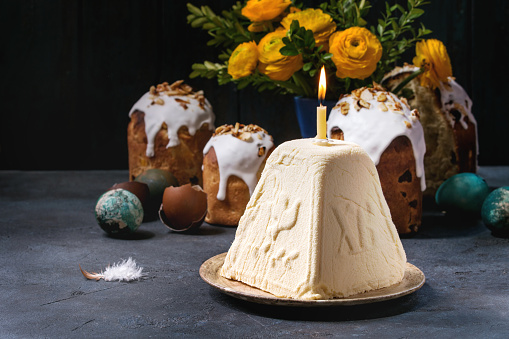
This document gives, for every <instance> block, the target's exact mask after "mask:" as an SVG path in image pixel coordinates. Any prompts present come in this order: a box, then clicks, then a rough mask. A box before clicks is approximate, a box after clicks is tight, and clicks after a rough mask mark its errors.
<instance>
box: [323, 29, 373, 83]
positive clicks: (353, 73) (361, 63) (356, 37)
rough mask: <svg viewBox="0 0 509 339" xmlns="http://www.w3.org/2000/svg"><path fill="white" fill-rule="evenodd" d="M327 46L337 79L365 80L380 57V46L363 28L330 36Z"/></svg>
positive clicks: (371, 34)
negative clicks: (328, 46) (335, 69)
mask: <svg viewBox="0 0 509 339" xmlns="http://www.w3.org/2000/svg"><path fill="white" fill-rule="evenodd" d="M329 45H330V50H329V51H330V53H332V61H333V62H334V64H335V65H336V68H337V71H336V75H337V76H338V77H339V78H354V79H365V78H367V77H369V76H370V75H371V74H373V72H374V71H375V69H376V64H377V63H378V61H380V58H381V57H382V44H380V41H378V39H377V38H376V36H375V35H374V34H373V33H371V32H370V31H369V30H367V29H366V28H363V27H350V28H348V29H346V30H344V31H341V32H336V33H334V34H332V35H331V37H330V39H329Z"/></svg>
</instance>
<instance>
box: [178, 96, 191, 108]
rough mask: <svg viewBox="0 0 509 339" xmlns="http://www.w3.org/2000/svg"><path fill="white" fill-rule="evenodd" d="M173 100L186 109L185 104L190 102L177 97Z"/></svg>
mask: <svg viewBox="0 0 509 339" xmlns="http://www.w3.org/2000/svg"><path fill="white" fill-rule="evenodd" d="M175 101H176V102H178V103H179V104H180V106H182V107H183V108H184V109H187V105H189V104H190V103H191V102H189V101H186V100H182V99H179V98H175Z"/></svg>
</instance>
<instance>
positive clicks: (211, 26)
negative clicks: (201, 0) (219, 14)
mask: <svg viewBox="0 0 509 339" xmlns="http://www.w3.org/2000/svg"><path fill="white" fill-rule="evenodd" d="M216 27H217V26H216V25H214V24H213V23H211V22H207V23H204V24H203V26H202V27H201V28H202V29H205V30H211V29H213V28H216Z"/></svg>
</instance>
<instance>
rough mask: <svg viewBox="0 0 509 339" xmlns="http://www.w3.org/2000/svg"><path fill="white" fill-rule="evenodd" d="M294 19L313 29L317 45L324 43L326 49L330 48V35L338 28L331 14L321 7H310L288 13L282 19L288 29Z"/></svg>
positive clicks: (283, 24)
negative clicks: (323, 10)
mask: <svg viewBox="0 0 509 339" xmlns="http://www.w3.org/2000/svg"><path fill="white" fill-rule="evenodd" d="M293 20H297V21H298V22H299V25H300V27H305V28H306V29H309V30H311V31H313V37H314V38H315V43H316V45H317V46H322V45H324V47H325V49H327V48H328V42H329V37H330V35H331V34H332V33H334V31H335V30H336V24H335V23H334V21H333V20H332V17H331V16H330V15H329V14H326V13H324V12H322V10H321V9H313V8H309V9H306V10H303V11H298V12H295V13H290V14H288V15H287V16H286V17H285V18H284V19H283V20H281V25H282V26H283V27H284V28H286V29H290V25H291V24H292V21H293Z"/></svg>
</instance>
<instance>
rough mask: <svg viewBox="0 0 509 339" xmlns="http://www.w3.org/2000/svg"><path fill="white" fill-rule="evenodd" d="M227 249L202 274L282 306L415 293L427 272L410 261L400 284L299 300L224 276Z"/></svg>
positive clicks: (238, 293) (231, 291)
mask: <svg viewBox="0 0 509 339" xmlns="http://www.w3.org/2000/svg"><path fill="white" fill-rule="evenodd" d="M225 257H226V253H221V254H218V255H216V256H214V257H212V258H210V259H208V260H207V261H205V262H204V263H203V264H202V265H201V267H200V276H201V277H202V279H203V280H205V282H207V283H208V284H209V285H211V286H212V287H215V288H217V289H218V290H220V291H221V292H223V293H226V294H228V295H231V296H232V297H235V298H239V299H243V300H247V301H251V302H256V303H259V304H269V305H281V306H304V307H306V306H307V307H312V306H340V305H343V306H346V305H358V304H368V303H374V302H379V301H384V300H389V299H395V298H399V297H402V296H404V295H407V294H410V293H413V292H415V291H417V290H418V289H419V288H421V287H422V285H424V281H425V277H424V273H422V271H421V270H420V269H418V268H417V267H415V266H414V265H412V264H410V263H407V264H406V271H405V276H404V277H403V281H401V282H400V283H399V284H396V285H392V286H389V287H385V288H382V289H379V290H375V291H370V292H366V293H360V294H356V295H352V296H349V297H347V298H340V299H327V300H299V299H290V298H278V297H276V296H274V295H272V294H270V293H268V292H264V291H262V290H259V289H258V288H255V287H251V286H249V285H246V284H244V283H241V282H239V281H235V280H230V279H226V278H223V277H222V276H220V275H219V270H220V269H221V267H222V266H223V262H224V258H225Z"/></svg>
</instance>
